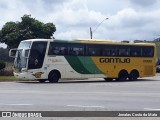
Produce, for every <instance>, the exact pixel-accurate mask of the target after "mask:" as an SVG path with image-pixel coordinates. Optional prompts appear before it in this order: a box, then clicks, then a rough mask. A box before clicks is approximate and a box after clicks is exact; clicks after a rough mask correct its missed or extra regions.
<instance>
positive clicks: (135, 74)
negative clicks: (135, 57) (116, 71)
mask: <svg viewBox="0 0 160 120" xmlns="http://www.w3.org/2000/svg"><path fill="white" fill-rule="evenodd" d="M137 78H139V72H138V70H136V69H134V70H132V71H131V72H130V74H129V80H132V81H133V80H137Z"/></svg>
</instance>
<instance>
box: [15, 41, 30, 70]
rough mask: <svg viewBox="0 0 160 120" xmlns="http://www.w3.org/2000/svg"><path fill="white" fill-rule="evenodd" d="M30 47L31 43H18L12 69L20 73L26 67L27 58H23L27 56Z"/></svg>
mask: <svg viewBox="0 0 160 120" xmlns="http://www.w3.org/2000/svg"><path fill="white" fill-rule="evenodd" d="M30 46H31V41H23V42H21V43H20V45H19V47H18V49H17V53H16V58H15V61H14V67H15V68H17V69H18V70H19V71H21V69H22V68H26V67H27V58H25V57H24V56H28V54H29V50H26V49H30Z"/></svg>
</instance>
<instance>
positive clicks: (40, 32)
mask: <svg viewBox="0 0 160 120" xmlns="http://www.w3.org/2000/svg"><path fill="white" fill-rule="evenodd" d="M21 19H22V21H21V22H7V23H6V24H5V25H4V26H3V27H2V29H1V30H0V42H1V43H5V44H7V46H8V48H9V49H10V48H16V47H18V45H19V43H20V41H22V40H26V39H34V38H50V36H52V35H53V34H54V32H55V31H56V27H55V25H54V24H53V23H46V24H45V23H43V22H40V21H38V20H36V19H35V18H32V17H31V15H24V16H23V17H22V18H21Z"/></svg>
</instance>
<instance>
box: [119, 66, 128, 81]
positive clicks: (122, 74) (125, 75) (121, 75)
mask: <svg viewBox="0 0 160 120" xmlns="http://www.w3.org/2000/svg"><path fill="white" fill-rule="evenodd" d="M127 78H128V72H127V70H125V69H123V70H121V71H120V72H119V73H118V79H117V80H118V81H126V80H127Z"/></svg>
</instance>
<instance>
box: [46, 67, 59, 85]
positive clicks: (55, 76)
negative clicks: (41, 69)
mask: <svg viewBox="0 0 160 120" xmlns="http://www.w3.org/2000/svg"><path fill="white" fill-rule="evenodd" d="M59 79H60V73H59V71H57V70H53V71H51V72H50V73H49V75H48V80H49V82H50V83H58V80H59Z"/></svg>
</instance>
